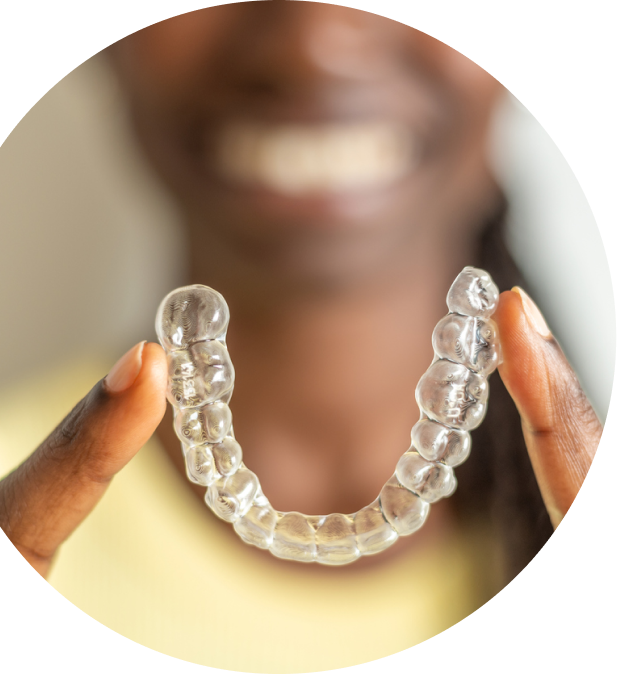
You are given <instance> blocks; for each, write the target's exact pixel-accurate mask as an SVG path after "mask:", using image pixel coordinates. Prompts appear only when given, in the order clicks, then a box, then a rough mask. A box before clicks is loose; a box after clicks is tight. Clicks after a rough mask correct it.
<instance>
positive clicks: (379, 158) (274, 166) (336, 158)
mask: <svg viewBox="0 0 617 674" xmlns="http://www.w3.org/2000/svg"><path fill="white" fill-rule="evenodd" d="M419 155H420V152H419V142H418V139H417V138H416V137H414V136H413V134H412V133H411V132H410V130H409V129H408V128H407V127H405V126H403V125H402V124H395V123H384V122H355V123H327V124H261V123H252V122H236V123H231V124H229V125H227V126H225V127H224V128H223V129H222V130H221V133H220V134H219V136H218V138H217V141H216V152H215V166H214V168H215V170H216V172H217V173H218V174H219V175H220V177H221V178H222V179H224V180H225V181H226V182H228V183H233V184H236V185H243V186H246V187H251V188H261V189H265V190H267V191H270V192H276V193H279V194H282V195H285V196H298V197H303V196H310V195H316V194H332V195H335V194H342V193H348V192H357V191H359V190H374V189H379V188H384V187H389V186H390V185H392V184H394V183H396V182H397V181H399V180H400V179H401V178H403V177H404V176H405V175H407V174H408V173H410V172H411V171H413V169H414V168H415V167H416V166H417V164H418V161H419Z"/></svg>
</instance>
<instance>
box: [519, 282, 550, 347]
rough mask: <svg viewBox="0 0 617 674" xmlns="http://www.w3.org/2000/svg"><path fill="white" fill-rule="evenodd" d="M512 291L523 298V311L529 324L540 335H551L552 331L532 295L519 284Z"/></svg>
mask: <svg viewBox="0 0 617 674" xmlns="http://www.w3.org/2000/svg"><path fill="white" fill-rule="evenodd" d="M512 292H515V293H517V294H518V295H519V297H520V298H521V304H522V305H523V311H524V312H525V317H526V318H527V322H528V323H529V325H531V327H532V328H533V329H534V330H535V331H536V332H537V333H538V334H539V335H540V337H544V338H546V337H550V336H551V331H550V330H549V328H548V325H547V324H546V321H545V320H544V316H542V314H541V313H540V309H538V307H537V306H536V305H535V303H534V301H533V300H532V299H531V297H529V295H528V294H527V293H526V292H525V291H524V290H523V289H522V288H519V287H518V286H515V287H514V288H512Z"/></svg>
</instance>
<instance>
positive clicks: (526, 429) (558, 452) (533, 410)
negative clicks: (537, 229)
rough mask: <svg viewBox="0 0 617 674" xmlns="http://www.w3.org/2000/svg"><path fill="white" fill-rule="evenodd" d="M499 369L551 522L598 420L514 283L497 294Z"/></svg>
mask: <svg viewBox="0 0 617 674" xmlns="http://www.w3.org/2000/svg"><path fill="white" fill-rule="evenodd" d="M493 318H494V319H495V320H496V321H497V324H498V326H499V329H500V336H501V344H502V349H503V363H502V365H501V366H500V367H499V373H500V375H501V378H502V380H503V382H504V384H505V385H506V388H507V389H508V391H509V393H510V395H511V396H512V398H513V399H514V402H515V403H516V406H517V408H518V411H519V413H520V415H521V420H522V424H523V434H524V436H525V442H526V443H527V450H528V452H529V456H530V458H531V463H532V465H533V469H534V472H535V474H536V479H537V480H538V485H539V486H540V491H541V493H542V498H543V499H544V503H545V505H546V508H547V510H548V513H549V515H550V518H551V522H552V523H553V526H554V527H556V526H557V525H558V524H559V523H560V522H561V520H562V519H563V516H564V515H565V514H566V512H567V511H568V508H569V507H570V506H571V505H572V502H573V501H574V499H575V497H576V495H577V493H578V490H579V489H580V488H581V485H582V483H583V480H584V479H585V477H586V475H587V471H588V470H589V466H590V465H591V461H592V460H593V457H594V455H595V452H596V449H597V447H598V443H599V442H600V436H601V435H602V425H601V424H600V421H599V420H598V417H597V416H596V413H595V412H594V410H593V408H592V407H591V404H590V403H589V400H587V397H586V396H585V394H584V393H583V390H582V389H581V385H580V384H579V382H578V379H577V378H576V375H575V374H574V372H573V370H572V368H571V367H570V364H569V363H568V361H567V360H566V357H565V356H564V354H563V351H562V350H561V348H560V346H559V344H557V342H556V341H555V338H554V337H553V336H552V335H551V333H550V330H549V329H548V327H547V325H546V322H545V321H544V318H543V317H542V314H541V313H540V311H539V310H538V308H537V307H536V305H535V304H534V303H533V302H532V300H531V299H530V298H529V296H528V295H527V294H526V293H525V292H524V291H523V290H521V289H520V288H514V289H513V291H506V292H504V293H502V294H501V297H500V300H499V306H498V308H497V311H496V313H495V315H494V316H493Z"/></svg>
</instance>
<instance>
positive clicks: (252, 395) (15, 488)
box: [0, 2, 602, 575]
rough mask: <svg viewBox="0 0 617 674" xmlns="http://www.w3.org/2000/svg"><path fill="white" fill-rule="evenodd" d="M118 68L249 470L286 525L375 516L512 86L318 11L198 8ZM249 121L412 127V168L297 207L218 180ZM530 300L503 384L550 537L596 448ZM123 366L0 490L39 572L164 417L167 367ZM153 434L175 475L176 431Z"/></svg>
mask: <svg viewBox="0 0 617 674" xmlns="http://www.w3.org/2000/svg"><path fill="white" fill-rule="evenodd" d="M110 56H111V58H112V59H113V62H114V64H115V67H116V70H117V72H118V75H119V77H120V80H121V83H122V85H123V88H124V90H125V92H126V94H127V99H128V101H129V104H130V106H131V110H132V112H133V116H134V120H135V128H136V130H137V133H138V136H139V138H140V140H141V142H142V145H143V147H144V150H145V152H146V154H147V155H148V157H149V159H150V160H151V162H152V164H153V166H154V167H155V168H156V169H157V170H158V172H159V173H160V175H161V176H162V178H163V179H164V180H165V181H166V183H167V184H168V186H169V187H170V189H171V190H172V191H173V193H174V194H175V196H176V197H177V200H178V203H179V204H180V206H181V208H182V210H183V213H184V215H185V221H186V225H187V228H186V233H187V236H188V241H189V246H188V250H189V256H190V259H189V272H188V279H187V281H188V282H191V283H205V284H207V285H210V286H213V287H215V288H217V289H218V290H219V291H220V292H222V293H223V294H224V295H225V297H226V298H227V300H228V302H229V304H230V308H231V314H232V320H231V325H230V331H229V335H228V344H229V349H230V353H231V355H232V358H233V360H234V364H235V367H236V370H237V383H236V389H235V392H234V397H233V400H232V410H233V413H234V427H235V430H236V436H237V437H238V439H239V441H240V443H241V444H242V446H243V447H244V449H245V460H246V463H247V464H248V466H249V467H250V468H251V469H252V470H254V471H255V472H256V473H257V474H258V475H259V477H260V480H261V483H262V485H263V488H264V492H265V493H266V494H267V495H268V497H269V499H270V501H271V502H272V504H273V505H274V507H275V508H278V509H279V510H299V511H302V512H305V513H308V514H325V513H328V512H353V511H355V510H357V509H359V508H361V507H363V506H364V505H366V504H367V503H369V502H370V501H372V500H373V499H374V498H375V495H376V494H377V493H378V492H379V489H380V487H381V485H383V483H384V482H385V481H386V480H387V479H388V477H389V476H390V475H391V474H392V471H393V468H394V465H395V463H396V461H397V459H398V457H399V456H400V455H401V453H402V452H403V451H404V450H405V449H406V448H407V446H408V444H409V429H410V428H411V426H412V425H413V423H414V422H415V421H416V420H417V417H418V412H417V407H416V405H415V401H414V387H415V382H417V381H418V379H419V377H420V376H421V375H422V374H423V372H424V371H425V370H426V368H427V367H428V364H429V363H430V361H431V359H432V347H431V343H430V334H431V332H432V329H433V327H434V325H435V323H436V322H437V320H439V318H440V317H441V316H442V315H443V314H444V313H445V312H446V307H445V303H444V298H445V295H446V292H447V290H448V287H449V285H450V283H451V282H452V280H453V278H454V277H455V276H456V274H457V273H458V272H459V271H460V269H461V268H462V267H463V266H465V265H466V264H468V263H469V260H473V259H474V256H475V253H476V245H477V244H476V240H477V232H478V228H479V227H480V226H481V225H482V224H483V222H484V221H485V219H486V218H487V217H488V216H489V215H490V214H491V213H492V212H493V210H494V209H495V207H496V204H497V203H498V201H499V190H498V188H497V186H496V185H495V183H494V181H493V179H492V177H491V174H490V171H489V169H488V166H487V161H486V156H485V141H486V137H487V133H488V127H489V121H490V117H491V112H492V110H493V107H494V105H495V103H496V102H497V101H498V99H499V97H500V96H501V95H502V90H501V87H500V85H499V84H498V83H497V82H496V81H495V80H494V79H493V78H492V77H490V75H488V74H487V73H486V72H485V71H483V70H482V69H481V68H479V67H478V66H476V65H475V64H473V63H471V62H470V61H468V60H467V59H466V58H465V57H463V56H461V55H460V54H458V53H457V52H454V51H453V50H451V49H449V48H448V47H446V46H445V45H443V44H441V43H439V42H438V41H436V40H434V39H432V38H430V37H428V36H426V35H424V34H422V33H419V32H417V31H414V30H412V29H410V28H408V27H406V26H403V25H401V24H397V23H394V22H391V21H389V20H386V19H383V18H381V17H378V16H375V15H372V14H368V13H363V12H357V11H355V10H349V9H346V8H342V7H337V6H334V5H321V4H316V3H283V2H261V3H247V4H237V5H229V6H223V7H217V8H211V9H208V10H202V11H200V12H195V13H192V14H189V15H185V16H180V17H177V18H175V19H172V20H169V21H166V22H163V23H160V24H156V25H154V26H151V27H150V28H148V29H145V30H143V31H140V32H138V33H135V34H134V35H132V36H129V37H128V38H126V39H125V40H123V41H121V42H120V43H118V44H116V45H114V46H113V48H111V49H110ZM246 119H249V120H251V121H254V120H257V121H258V122H259V123H261V124H264V125H269V127H272V128H275V127H277V125H278V126H280V125H283V124H296V125H297V124H302V125H305V126H311V127H315V126H319V125H323V124H327V123H332V122H336V123H342V122H345V121H358V120H379V121H382V120H385V122H387V123H397V124H403V125H405V126H406V127H408V128H409V129H410V130H411V131H412V132H413V134H414V136H415V137H416V138H417V139H418V143H419V146H420V148H421V152H420V159H419V161H418V163H417V165H415V166H414V168H413V169H410V170H409V171H407V172H405V174H404V175H402V176H399V178H398V179H397V180H396V181H394V182H392V183H391V184H387V185H385V186H384V185H379V186H375V187H371V188H369V189H363V190H356V191H354V190H351V191H349V190H348V191H346V192H345V191H342V192H340V191H339V192H337V193H335V194H332V193H327V192H324V191H321V192H319V191H313V192H311V193H309V194H301V195H297V194H296V195H290V194H287V193H282V192H280V191H279V192H277V191H276V190H273V189H271V188H267V187H264V186H263V185H260V184H243V183H241V182H238V181H235V182H234V181H233V180H229V179H226V178H224V177H223V176H221V174H220V172H219V171H217V164H216V157H215V151H214V149H213V148H215V146H216V138H217V134H219V133H221V130H222V129H223V130H224V128H225V125H226V124H227V123H228V122H229V120H232V121H233V120H246ZM526 301H527V300H524V299H522V296H521V295H520V294H519V293H517V292H514V293H513V292H504V293H502V297H501V301H500V305H499V309H498V312H497V314H496V317H495V318H496V320H497V322H498V324H499V327H500V330H501V335H502V342H503V352H504V362H503V364H502V365H501V367H500V374H501V376H502V378H503V380H504V383H505V384H506V387H507V388H508V390H509V392H510V394H511V395H512V397H513V399H514V401H515V403H516V405H517V407H518V410H519V412H520V414H521V419H522V423H523V429H524V432H525V438H526V442H527V447H528V450H529V454H530V457H531V460H532V464H533V467H534V470H535V473H536V477H537V479H538V483H539V485H540V488H541V491H542V495H543V498H544V501H545V504H546V506H547V508H548V511H549V513H550V515H551V520H552V522H553V524H554V526H557V524H559V522H560V521H561V519H562V518H563V516H564V514H565V513H566V512H567V510H568V508H569V507H570V505H571V504H572V501H573V499H574V497H575V496H576V494H577V492H578V489H579V488H580V485H581V484H582V481H583V479H584V477H585V475H586V473H587V470H588V468H589V465H590V463H591V460H592V458H593V455H594V453H595V450H596V447H597V444H598V442H599V439H600V435H601V432H602V429H601V425H600V423H599V421H598V419H597V417H596V416H595V414H594V412H593V410H592V408H591V406H590V404H589V402H588V401H587V400H586V398H585V397H584V395H583V393H582V392H581V389H580V386H579V384H578V381H577V380H576V376H575V375H574V373H573V372H572V369H571V368H570V366H569V365H568V363H567V361H566V359H565V357H564V355H563V353H562V352H561V350H560V348H559V346H558V345H557V343H556V342H555V340H554V338H552V337H551V336H550V333H548V330H544V329H543V328H542V325H541V319H538V318H537V315H536V314H533V316H535V322H534V320H531V319H530V318H529V317H530V315H531V313H530V312H532V309H530V308H529V307H530V306H532V305H530V304H525V302H526ZM536 311H537V310H536ZM538 325H540V331H538ZM534 326H535V327H534ZM126 362H128V365H126V363H125V374H126V376H125V377H124V379H123V380H122V381H121V383H120V385H119V384H118V380H117V377H116V378H115V380H114V378H113V377H112V378H111V379H109V378H108V381H107V382H106V381H103V382H102V383H99V384H98V385H97V386H96V387H95V388H94V389H93V391H92V392H91V393H90V394H89V395H88V396H87V398H86V399H85V400H84V401H82V402H81V403H80V404H79V405H78V406H77V407H76V409H75V410H74V411H73V412H72V413H71V415H69V417H68V418H67V419H66V420H65V421H64V422H62V423H61V424H60V426H59V427H58V428H57V429H56V430H55V431H54V432H53V433H52V435H51V436H50V438H49V439H48V440H47V441H46V442H45V443H44V444H43V445H42V446H41V447H40V448H39V449H38V450H36V451H35V452H34V453H33V454H32V456H31V457H30V458H29V459H28V460H27V461H26V462H25V463H24V464H22V466H20V467H19V468H18V469H17V470H16V471H14V472H13V473H12V474H11V475H9V476H8V477H7V478H6V479H5V480H3V481H2V482H1V483H0V526H2V528H3V529H4V531H5V532H6V533H7V535H8V536H9V538H10V539H11V540H12V542H13V543H14V544H15V545H16V547H17V548H18V549H19V550H20V552H21V553H22V554H23V555H24V557H25V558H26V559H27V560H28V561H29V562H30V563H31V564H32V566H34V568H36V569H37V570H38V571H39V572H40V573H41V574H43V575H45V574H46V573H47V572H48V570H49V567H50V564H51V561H52V560H53V558H54V555H55V553H56V552H57V550H58V548H59V546H60V545H61V543H62V541H64V540H65V539H66V538H67V537H68V536H69V535H70V534H71V532H72V531H73V530H74V529H75V527H77V526H78V524H79V523H80V522H81V521H82V520H83V519H84V518H85V517H86V516H87V515H88V513H89V512H90V511H91V510H92V508H93V507H94V506H95V505H96V503H97V501H98V500H99V498H101V496H102V495H103V493H104V491H105V488H106V486H107V484H108V483H109V481H110V480H111V479H112V477H113V475H115V474H116V473H117V472H118V471H119V470H120V469H121V468H122V467H123V466H124V465H125V464H126V463H127V462H128V461H129V460H130V459H131V458H132V457H133V456H134V455H135V453H136V452H137V451H138V450H139V448H140V447H141V446H142V445H143V444H144V442H145V441H146V440H147V438H148V437H150V436H151V435H152V433H154V432H155V430H156V428H157V426H159V424H160V423H161V420H162V419H163V415H164V413H165V407H166V403H165V396H164V389H165V379H166V364H165V357H164V354H163V352H162V349H161V348H160V347H159V346H158V345H156V344H146V345H145V346H144V347H143V350H141V349H138V350H137V351H133V352H132V355H129V357H128V360H127V361H126ZM127 368H128V370H127ZM110 381H112V382H113V381H115V385H110ZM159 436H160V438H161V439H162V440H163V444H164V446H165V449H166V450H167V451H168V453H169V454H170V456H171V457H172V459H173V460H174V461H175V463H176V465H178V468H179V470H181V471H182V472H183V467H182V465H181V462H180V461H178V459H179V458H180V457H179V450H178V443H177V440H176V438H175V437H174V436H173V433H172V432H170V424H169V420H168V419H167V418H166V419H165V420H164V421H163V423H162V424H161V426H160V429H159ZM341 475H344V476H345V477H344V480H341V478H340V476H341ZM342 482H343V483H344V488H343V486H342ZM187 488H189V486H188V483H187ZM447 509H448V506H447V504H445V503H440V504H438V506H436V507H434V512H433V513H432V515H431V517H430V518H429V520H428V522H427V524H426V525H425V527H424V529H423V531H422V533H420V534H418V535H417V536H414V537H411V538H410V539H406V543H407V541H409V543H408V544H413V545H422V544H423V541H426V539H427V538H428V537H430V536H434V535H440V534H441V533H443V532H444V531H447V529H448V527H449V526H450V525H449V524H448V511H447ZM403 548H404V546H403V545H402V544H398V545H397V546H395V547H394V548H392V549H391V550H390V551H389V554H398V553H397V551H399V552H400V550H402V549H403ZM363 563H367V560H360V562H358V563H357V564H363Z"/></svg>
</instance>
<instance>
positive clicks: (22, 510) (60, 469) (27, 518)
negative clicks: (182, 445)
mask: <svg viewBox="0 0 617 674" xmlns="http://www.w3.org/2000/svg"><path fill="white" fill-rule="evenodd" d="M166 378H167V366H166V359H165V354H164V352H163V350H162V348H161V347H160V346H159V345H158V344H146V343H145V342H142V343H140V344H137V345H136V346H134V347H133V348H132V349H130V350H129V351H128V352H127V353H126V354H125V355H124V356H123V357H122V358H121V359H120V360H119V361H118V362H117V363H116V365H115V366H114V367H113V368H112V370H111V371H110V373H109V374H108V375H107V377H106V378H105V379H103V380H101V381H100V382H99V383H98V384H96V385H95V386H94V388H93V389H92V390H91V391H90V392H89V393H88V395H87V396H86V397H85V398H83V399H82V400H81V401H80V402H79V403H78V404H77V405H76V406H75V408H74V409H73V410H72V411H71V412H70V413H69V414H68V416H67V417H66V418H65V419H64V420H63V421H62V422H61V423H60V425H59V426H58V427H57V428H56V429H55V430H54V431H53V432H52V433H51V434H50V436H49V437H48V438H47V439H46V440H45V441H44V442H43V443H42V444H41V446H40V447H39V448H38V449H37V450H36V451H35V452H34V453H33V454H32V455H31V456H30V457H29V458H28V459H26V461H24V463H22V464H21V465H20V466H19V467H18V468H17V469H16V470H14V471H13V472H12V473H11V474H10V475H8V476H7V477H6V478H5V479H4V480H2V482H0V527H1V528H2V529H3V530H4V532H5V533H6V534H7V536H8V538H9V539H10V540H11V542H12V543H13V544H14V545H15V546H16V547H17V549H18V550H19V551H20V552H21V553H22V554H23V555H24V557H26V559H27V560H28V561H29V562H30V563H31V564H32V565H33V566H34V567H35V568H36V569H37V570H38V571H39V572H40V573H42V574H44V573H45V572H46V571H47V570H48V568H49V565H50V562H51V559H52V557H53V555H54V553H55V551H56V550H57V548H58V546H59V545H60V544H61V543H62V542H63V541H64V540H65V539H66V538H67V537H68V536H69V535H70V534H71V533H72V531H73V530H74V529H75V528H76V527H77V526H78V524H79V523H80V522H81V521H82V520H83V519H84V518H85V517H86V516H87V515H88V513H89V512H90V511H91V510H92V509H93V508H94V506H95V505H96V503H97V502H98V500H99V499H100V498H101V496H102V495H103V493H104V492H105V489H106V488H107V485H108V484H109V482H110V480H111V479H112V477H113V476H114V475H115V474H116V473H117V472H118V471H119V470H120V469H121V468H123V467H124V466H125V465H126V464H127V463H128V461H130V459H131V458H132V457H133V456H134V455H135V454H136V453H137V451H138V450H139V449H140V447H141V446H142V445H143V444H145V442H146V441H147V440H148V439H149V438H150V436H151V435H152V433H153V432H154V431H155V429H156V427H157V426H158V424H159V423H160V421H161V419H162V417H163V414H164V412H165V404H166V402H165V386H166Z"/></svg>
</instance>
